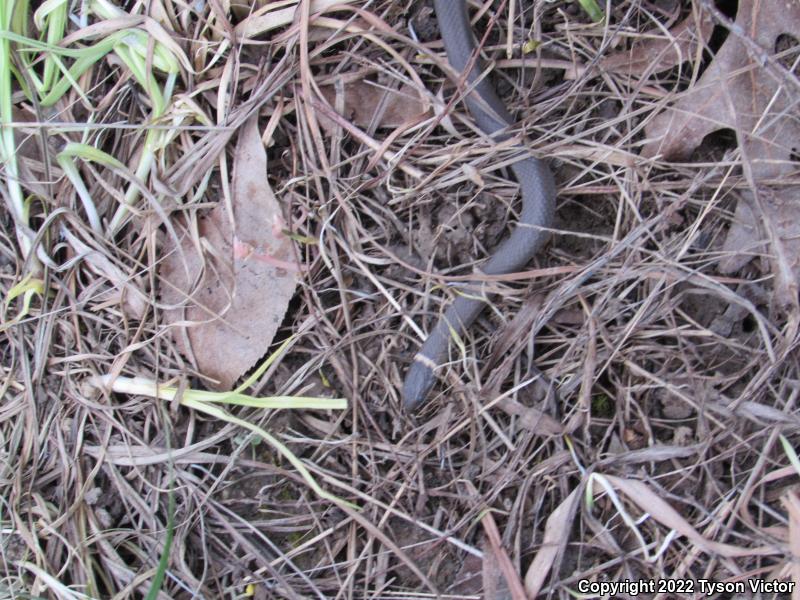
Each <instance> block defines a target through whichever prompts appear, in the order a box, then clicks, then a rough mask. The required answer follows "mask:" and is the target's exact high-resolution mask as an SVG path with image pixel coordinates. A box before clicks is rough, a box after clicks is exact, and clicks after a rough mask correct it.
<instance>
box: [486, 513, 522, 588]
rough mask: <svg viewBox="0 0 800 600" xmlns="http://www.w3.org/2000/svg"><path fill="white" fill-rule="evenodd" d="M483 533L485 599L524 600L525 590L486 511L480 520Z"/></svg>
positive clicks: (495, 524) (498, 532)
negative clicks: (484, 541)
mask: <svg viewBox="0 0 800 600" xmlns="http://www.w3.org/2000/svg"><path fill="white" fill-rule="evenodd" d="M481 524H482V525H483V531H484V533H485V534H486V540H487V542H488V543H487V544H485V546H484V549H485V552H484V556H483V592H484V595H485V597H486V598H498V599H499V598H509V599H511V600H525V588H524V587H523V585H522V581H520V577H519V573H518V572H517V570H516V569H515V568H514V563H512V562H511V558H510V557H509V556H508V552H506V549H505V548H504V547H503V541H502V539H501V538H500V530H499V529H498V528H497V523H496V522H495V520H494V517H493V516H492V513H491V511H488V510H487V511H486V512H485V513H484V514H483V517H482V518H481Z"/></svg>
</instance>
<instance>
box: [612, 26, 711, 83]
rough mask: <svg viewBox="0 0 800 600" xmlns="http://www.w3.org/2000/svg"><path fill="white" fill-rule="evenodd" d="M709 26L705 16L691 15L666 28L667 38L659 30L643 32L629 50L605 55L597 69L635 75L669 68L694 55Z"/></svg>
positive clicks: (707, 36)
mask: <svg viewBox="0 0 800 600" xmlns="http://www.w3.org/2000/svg"><path fill="white" fill-rule="evenodd" d="M713 29H714V24H713V23H712V21H711V18H710V17H709V16H708V15H705V14H703V15H696V14H691V15H689V16H688V17H686V18H685V19H684V20H683V21H681V22H680V23H678V24H677V25H675V27H673V28H672V29H670V30H669V38H665V37H664V31H663V30H661V29H655V30H652V31H649V32H647V33H644V34H642V36H641V38H639V39H637V40H636V41H634V42H633V43H632V44H631V47H630V48H629V49H627V50H623V51H620V52H614V53H613V54H609V55H607V56H605V57H604V58H603V59H602V60H601V61H600V68H602V69H603V70H604V71H610V72H613V73H623V74H627V75H636V76H639V77H642V76H643V75H645V74H647V73H658V72H659V71H666V70H667V69H672V68H673V67H676V66H677V65H679V64H681V63H683V62H685V61H687V60H689V59H691V58H692V57H694V56H696V55H697V51H698V48H700V47H702V46H705V44H706V43H707V42H708V39H709V38H710V37H711V31H712V30H713Z"/></svg>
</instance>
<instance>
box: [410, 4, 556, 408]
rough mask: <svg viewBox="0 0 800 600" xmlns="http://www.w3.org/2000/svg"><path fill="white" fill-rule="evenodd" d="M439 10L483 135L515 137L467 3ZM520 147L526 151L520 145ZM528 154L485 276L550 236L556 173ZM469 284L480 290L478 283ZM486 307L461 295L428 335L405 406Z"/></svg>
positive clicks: (508, 267) (423, 390)
mask: <svg viewBox="0 0 800 600" xmlns="http://www.w3.org/2000/svg"><path fill="white" fill-rule="evenodd" d="M433 4H434V11H435V13H436V20H437V22H438V24H439V31H440V33H441V36H442V41H443V42H444V48H445V51H446V53H447V59H448V61H449V63H450V65H451V66H452V68H453V70H454V71H456V72H458V73H460V74H462V78H463V74H464V72H465V71H466V70H467V68H468V67H469V64H470V62H472V63H473V66H472V68H471V69H470V71H469V73H468V74H467V75H466V81H467V82H468V83H469V85H470V92H469V94H467V95H466V97H465V103H466V105H467V108H468V109H469V112H470V113H471V115H472V117H473V119H474V120H475V122H476V123H477V125H478V127H479V128H480V129H481V131H483V133H484V134H486V135H487V136H489V137H491V138H492V139H493V140H496V141H498V142H501V141H504V140H507V139H509V138H510V137H511V134H510V133H509V132H508V129H509V127H510V126H511V125H513V124H514V119H513V118H512V117H511V114H510V113H509V112H508V110H507V109H506V107H505V105H504V104H503V102H502V101H501V100H500V98H499V96H498V95H497V92H496V91H495V89H494V87H493V86H492V84H491V82H490V81H489V80H488V79H487V78H485V77H481V76H480V74H481V71H482V69H481V64H480V62H479V61H477V60H473V54H475V52H476V44H475V41H474V39H473V34H472V26H471V25H470V21H469V15H468V13H467V3H466V0H434V3H433ZM520 149H524V147H522V146H520ZM524 151H525V154H527V155H528V156H527V157H526V158H524V159H522V160H519V161H517V162H515V163H514V164H513V165H512V166H511V170H512V171H513V173H514V177H515V178H516V179H517V182H518V183H519V188H520V195H521V200H522V206H521V209H520V214H519V220H518V222H517V225H516V226H515V227H514V230H513V231H512V232H511V234H510V235H509V236H508V237H507V238H506V239H505V240H504V241H503V242H501V244H500V245H499V246H498V248H497V250H496V251H495V252H494V254H493V255H492V256H491V257H490V258H489V260H488V261H487V262H486V264H485V265H484V266H483V268H482V269H481V270H482V272H483V273H484V274H486V275H503V274H506V273H514V272H517V271H519V270H521V269H522V268H523V267H524V266H525V264H526V263H527V262H528V261H529V260H530V259H531V258H532V257H533V256H534V254H536V253H537V252H538V251H539V249H540V248H541V247H542V245H543V244H544V242H545V240H546V238H547V228H549V227H550V225H551V223H552V221H553V216H554V214H555V197H556V187H555V182H554V178H553V173H552V171H551V170H550V168H549V167H548V166H547V165H546V164H545V163H544V162H543V161H541V160H539V159H537V158H535V157H533V156H530V153H529V152H528V151H527V150H526V149H524ZM468 285H469V286H479V285H480V282H479V281H473V282H470V283H469V284H468ZM485 306H486V304H485V302H484V301H483V300H481V299H476V298H475V297H474V296H472V297H470V296H467V295H463V294H462V295H458V296H457V297H456V299H455V300H454V301H453V302H452V304H450V306H449V307H448V308H447V310H446V311H445V313H444V315H443V316H442V317H441V318H440V319H439V321H438V322H437V323H436V326H435V327H434V328H433V330H432V331H431V332H430V334H429V335H428V338H427V339H426V340H425V342H424V343H423V345H422V348H420V350H419V352H417V354H416V355H415V356H414V360H413V362H412V363H411V366H410V367H409V369H408V372H407V373H406V377H405V381H404V382H403V392H402V394H403V395H402V399H403V406H404V408H405V409H406V410H409V411H411V410H414V409H416V408H418V407H419V406H420V405H421V404H422V403H423V402H424V400H425V399H426V398H427V396H428V394H429V393H430V390H431V388H432V387H433V385H434V383H435V382H436V375H435V373H434V370H435V369H437V368H438V367H439V366H440V365H442V364H443V363H444V362H445V360H446V359H447V356H448V352H449V345H450V339H451V338H453V337H456V336H458V337H461V336H462V335H463V334H464V333H465V332H466V330H467V329H468V328H469V326H470V325H471V324H472V322H473V321H474V320H475V319H476V318H477V317H478V315H479V314H480V312H481V311H482V310H483V308H484V307H485Z"/></svg>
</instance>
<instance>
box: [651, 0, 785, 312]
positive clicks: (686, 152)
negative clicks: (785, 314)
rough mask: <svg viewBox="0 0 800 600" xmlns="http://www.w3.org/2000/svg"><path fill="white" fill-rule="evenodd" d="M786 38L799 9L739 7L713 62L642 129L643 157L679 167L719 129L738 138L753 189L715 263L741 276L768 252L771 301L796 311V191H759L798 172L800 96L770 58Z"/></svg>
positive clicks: (755, 0) (753, 0) (748, 3)
mask: <svg viewBox="0 0 800 600" xmlns="http://www.w3.org/2000/svg"><path fill="white" fill-rule="evenodd" d="M784 34H786V35H789V36H793V37H794V38H795V39H800V1H798V0H784V1H782V2H763V1H760V0H741V1H740V2H739V9H738V13H737V16H736V21H735V24H734V25H733V27H732V31H731V32H730V34H729V35H728V38H727V39H726V41H725V43H724V44H723V45H722V47H721V48H720V50H719V52H718V53H717V55H716V57H715V58H714V60H713V61H712V62H711V64H710V65H709V66H708V68H707V69H706V71H705V72H704V73H703V75H702V77H700V79H699V80H698V81H697V83H696V84H695V85H694V86H692V87H691V88H690V89H689V90H688V91H686V92H685V93H684V94H683V95H682V96H681V97H680V98H679V99H678V101H677V102H676V103H675V104H674V106H673V107H672V108H670V109H669V110H666V111H665V112H663V113H662V114H660V115H658V116H656V117H655V118H654V119H653V120H652V121H651V122H650V123H649V124H648V126H647V129H646V132H647V137H648V139H649V140H650V141H649V142H648V143H647V144H646V145H645V146H644V148H643V150H642V153H643V155H645V156H650V157H652V156H655V155H656V154H659V153H660V154H662V155H663V156H664V157H665V158H667V159H669V160H683V159H686V158H688V157H689V156H690V155H691V153H692V151H693V150H694V149H695V148H697V147H698V146H699V145H700V143H701V142H702V140H703V138H704V137H705V136H706V135H708V134H709V133H712V132H714V131H717V130H719V129H723V128H732V129H733V130H734V131H735V132H736V135H737V138H738V143H739V148H740V149H741V151H742V156H743V163H744V166H745V173H746V175H747V176H748V179H749V181H750V185H751V188H752V189H751V190H750V191H749V192H745V193H743V194H742V201H740V202H739V208H737V210H736V215H735V218H734V223H733V225H732V227H731V231H730V233H729V235H728V239H727V240H726V244H725V248H724V249H725V251H726V252H727V253H728V254H729V258H727V259H725V260H723V261H722V262H721V263H720V270H721V271H722V272H725V273H730V272H733V271H735V270H737V269H739V268H741V266H743V264H744V263H746V262H747V261H749V260H750V259H751V258H752V256H753V255H754V253H756V252H763V251H764V246H765V244H769V249H768V252H767V253H768V254H769V256H770V260H771V267H772V271H773V273H774V274H775V278H776V281H775V299H776V301H777V302H778V304H779V305H781V306H787V305H791V304H796V302H797V291H798V283H797V280H798V276H800V204H799V203H797V202H796V200H795V199H796V197H797V192H798V188H797V187H794V188H789V187H782V188H774V189H770V188H768V187H767V186H766V184H765V181H766V180H770V179H780V178H782V177H787V176H788V175H790V174H791V173H792V172H794V171H796V168H797V163H796V162H793V161H792V156H793V152H794V148H795V147H796V145H797V140H798V139H800V119H797V118H796V114H797V106H796V102H797V100H796V98H797V92H798V90H797V88H796V83H795V82H792V81H789V80H790V79H791V77H787V76H786V72H785V70H783V69H782V68H781V67H780V66H779V65H777V64H776V62H775V60H774V59H773V58H768V57H769V56H771V55H774V54H775V52H776V45H777V42H778V38H779V37H780V36H782V35H784ZM754 46H757V48H754ZM795 81H796V80H795ZM744 253H746V255H745V254H744Z"/></svg>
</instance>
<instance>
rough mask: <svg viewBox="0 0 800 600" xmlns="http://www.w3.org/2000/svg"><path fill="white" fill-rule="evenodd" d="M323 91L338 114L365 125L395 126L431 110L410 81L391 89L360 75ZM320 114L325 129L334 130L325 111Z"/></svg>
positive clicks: (327, 87)
mask: <svg viewBox="0 0 800 600" xmlns="http://www.w3.org/2000/svg"><path fill="white" fill-rule="evenodd" d="M320 92H321V93H322V96H323V97H324V98H325V100H327V102H328V104H330V105H331V106H332V107H333V108H334V109H335V110H336V111H337V112H338V113H339V114H341V115H342V116H343V117H344V118H346V119H347V120H348V121H350V122H351V123H353V124H354V125H356V126H358V127H361V128H363V129H366V128H367V127H370V126H375V127H385V128H391V129H394V128H397V127H401V126H403V125H408V124H410V123H413V122H414V121H416V120H419V119H421V118H423V117H424V116H425V114H426V113H427V112H429V106H428V104H427V103H426V102H424V101H423V100H422V99H421V98H420V95H419V93H418V92H417V91H416V90H415V89H414V88H413V87H412V86H410V85H403V86H401V87H400V88H399V89H389V88H386V87H384V86H381V85H379V84H377V83H375V82H371V81H366V80H364V79H357V80H353V81H348V82H343V83H339V84H329V85H323V86H320ZM340 95H341V97H337V96H340ZM340 107H341V109H340ZM317 118H318V119H319V124H320V126H321V127H322V128H323V129H325V131H326V132H328V133H331V132H332V131H333V130H334V129H335V128H336V124H335V123H334V122H333V121H332V120H330V119H328V118H327V117H325V116H324V115H322V114H319V115H317Z"/></svg>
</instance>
